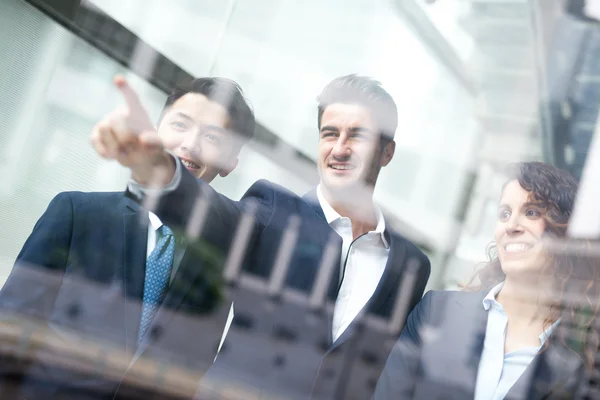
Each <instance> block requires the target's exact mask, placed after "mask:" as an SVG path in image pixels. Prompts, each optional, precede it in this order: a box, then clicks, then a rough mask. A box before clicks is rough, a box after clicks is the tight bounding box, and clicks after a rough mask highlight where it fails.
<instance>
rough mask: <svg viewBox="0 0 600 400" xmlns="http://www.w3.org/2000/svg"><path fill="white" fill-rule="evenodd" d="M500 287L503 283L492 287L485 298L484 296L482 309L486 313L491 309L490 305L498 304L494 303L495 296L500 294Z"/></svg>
mask: <svg viewBox="0 0 600 400" xmlns="http://www.w3.org/2000/svg"><path fill="white" fill-rule="evenodd" d="M502 286H504V282H500V283H499V284H497V285H496V286H494V287H493V288H492V290H490V292H489V293H488V294H487V296H485V298H484V299H483V308H484V309H485V310H486V311H488V310H489V309H490V308H491V307H492V304H498V302H497V301H496V295H497V294H498V293H500V290H501V289H502Z"/></svg>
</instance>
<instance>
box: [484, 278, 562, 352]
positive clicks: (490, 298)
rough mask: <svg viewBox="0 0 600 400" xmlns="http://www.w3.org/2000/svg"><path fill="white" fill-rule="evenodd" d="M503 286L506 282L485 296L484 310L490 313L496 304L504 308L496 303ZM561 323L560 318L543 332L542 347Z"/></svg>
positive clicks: (540, 337) (541, 337)
mask: <svg viewBox="0 0 600 400" xmlns="http://www.w3.org/2000/svg"><path fill="white" fill-rule="evenodd" d="M502 286H504V282H500V283H499V284H497V285H496V286H494V287H493V288H492V290H490V292H489V293H488V294H487V296H485V298H484V299H483V308H484V309H485V310H486V311H489V309H490V308H491V307H492V305H494V304H496V305H497V306H499V307H500V308H502V305H501V304H500V303H498V302H497V301H496V295H497V294H498V293H500V290H501V289H502ZM559 323H560V318H559V319H558V320H557V321H556V322H555V323H553V324H552V325H550V326H549V327H548V329H546V330H545V331H544V332H542V333H541V334H540V336H539V339H540V345H541V346H543V345H544V342H545V341H546V340H547V339H548V337H550V335H551V334H552V331H554V329H555V328H556V327H557V326H558V324H559Z"/></svg>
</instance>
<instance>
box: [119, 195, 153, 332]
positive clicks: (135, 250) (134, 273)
mask: <svg viewBox="0 0 600 400" xmlns="http://www.w3.org/2000/svg"><path fill="white" fill-rule="evenodd" d="M123 229H124V236H123V237H124V242H123V264H122V273H123V287H124V292H125V293H124V295H125V297H126V299H128V301H126V310H125V334H126V336H127V339H128V340H127V342H128V343H136V342H137V332H138V330H139V319H140V313H141V300H142V298H143V295H144V278H145V273H146V246H147V243H148V216H147V215H146V213H145V212H144V211H143V210H142V209H141V207H140V206H139V205H138V204H137V203H135V202H134V201H132V200H130V199H128V198H124V199H123Z"/></svg>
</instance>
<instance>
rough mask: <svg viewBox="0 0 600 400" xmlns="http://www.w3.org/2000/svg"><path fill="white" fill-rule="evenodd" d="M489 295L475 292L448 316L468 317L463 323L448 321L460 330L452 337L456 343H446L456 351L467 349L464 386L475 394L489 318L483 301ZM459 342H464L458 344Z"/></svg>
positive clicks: (464, 363)
mask: <svg viewBox="0 0 600 400" xmlns="http://www.w3.org/2000/svg"><path fill="white" fill-rule="evenodd" d="M487 293H488V291H487V290H484V291H481V292H474V293H472V295H470V296H468V297H466V299H465V300H464V301H463V302H459V301H457V304H458V306H459V309H458V310H457V311H453V312H452V313H451V314H448V315H463V316H466V319H464V322H462V323H461V322H457V321H456V320H452V319H450V320H447V321H446V322H447V323H449V324H452V325H453V326H454V327H455V329H457V330H458V332H457V333H455V334H454V335H451V337H452V338H454V339H455V340H456V341H455V342H454V343H446V345H447V346H452V347H453V348H455V349H465V348H466V349H467V351H466V352H464V356H463V357H464V358H463V365H464V368H465V375H464V379H465V382H463V385H464V387H470V389H471V390H472V392H473V394H474V393H475V383H476V382H477V372H478V369H479V363H480V361H481V353H483V346H484V343H485V332H486V330H487V322H488V316H489V313H488V311H487V310H486V309H485V308H483V299H484V298H485V296H486V295H487ZM470 310H473V311H470ZM458 341H464V342H463V343H457V342H458Z"/></svg>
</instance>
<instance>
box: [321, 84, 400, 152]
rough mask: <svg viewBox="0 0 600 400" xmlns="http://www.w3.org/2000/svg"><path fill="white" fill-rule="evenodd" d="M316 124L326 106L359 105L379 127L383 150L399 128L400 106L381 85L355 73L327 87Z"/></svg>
mask: <svg viewBox="0 0 600 400" xmlns="http://www.w3.org/2000/svg"><path fill="white" fill-rule="evenodd" d="M317 102H318V104H317V124H318V128H319V130H320V129H321V119H322V117H323V113H324V112H325V109H326V108H327V106H330V105H332V104H335V103H343V104H358V105H360V106H363V107H365V108H367V109H368V110H369V111H370V112H371V115H372V117H373V119H374V121H375V123H376V124H377V127H378V128H379V134H380V138H381V142H382V146H381V147H382V148H383V147H385V146H386V145H387V144H388V143H389V142H391V141H392V140H394V134H395V133H396V128H397V127H398V107H397V106H396V102H394V99H393V98H392V96H391V95H390V94H389V93H388V92H386V90H385V89H384V88H383V87H382V86H381V82H379V81H376V80H375V79H372V78H369V77H367V76H360V75H356V74H351V75H345V76H340V77H338V78H335V79H334V80H332V81H331V82H329V83H328V84H327V86H325V88H324V89H323V91H322V92H321V94H320V95H319V96H318V97H317Z"/></svg>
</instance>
